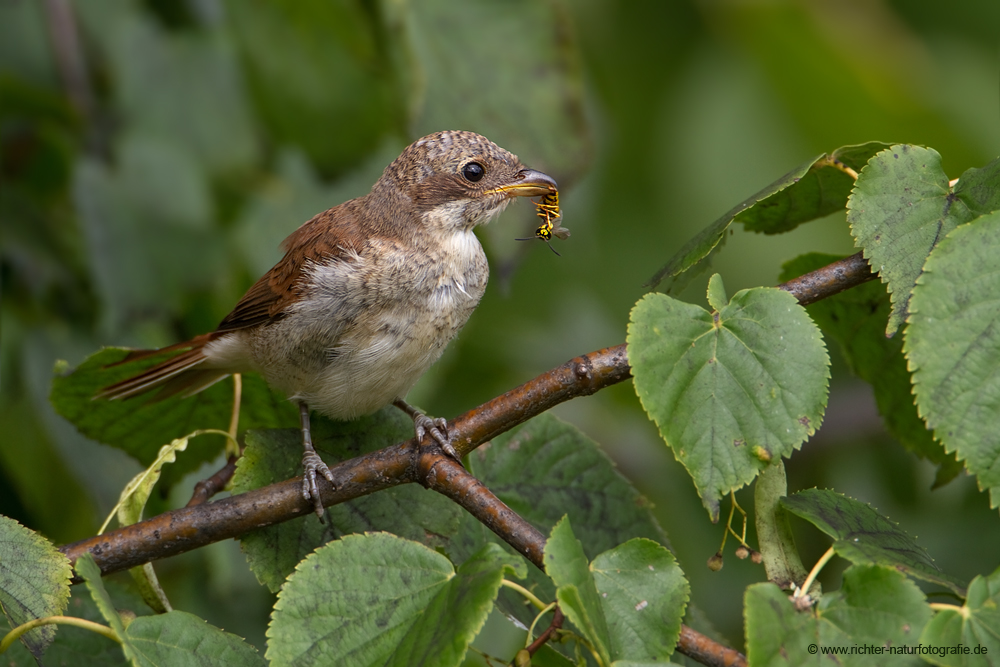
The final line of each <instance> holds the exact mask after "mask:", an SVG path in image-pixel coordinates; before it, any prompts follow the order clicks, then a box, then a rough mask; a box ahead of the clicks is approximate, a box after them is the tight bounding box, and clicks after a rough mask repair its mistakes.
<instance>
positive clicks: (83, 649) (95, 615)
mask: <svg viewBox="0 0 1000 667" xmlns="http://www.w3.org/2000/svg"><path fill="white" fill-rule="evenodd" d="M102 581H103V580H102ZM103 584H104V586H105V589H106V590H107V592H108V594H109V595H110V596H111V602H112V604H113V605H114V608H115V609H119V610H127V611H128V612H130V613H132V614H136V615H137V616H148V615H150V614H151V613H152V610H150V609H149V607H147V606H146V603H145V602H144V601H143V600H142V598H140V597H139V595H138V594H136V593H135V591H134V589H133V587H132V586H131V585H130V584H128V583H127V580H125V579H122V580H121V582H120V583H119V582H118V581H115V580H113V579H112V580H109V581H103ZM73 593H74V595H73V597H72V598H70V601H69V608H68V609H66V612H65V613H66V615H69V616H76V617H77V618H84V619H87V620H88V621H94V622H95V623H100V624H102V625H106V624H107V621H106V620H105V619H104V616H103V615H102V614H101V612H100V611H98V608H97V605H96V603H95V602H94V600H93V598H92V597H91V596H90V595H89V594H88V593H87V590H86V588H85V587H83V586H77V587H76V588H74V589H73ZM5 657H6V655H5ZM45 664H47V665H72V666H73V667H110V666H112V665H122V666H124V665H128V664H129V661H128V660H127V659H126V658H125V654H124V653H122V648H121V645H120V644H117V643H115V642H113V641H109V640H108V639H107V638H106V637H103V636H101V635H99V634H97V633H96V632H87V631H85V630H80V629H76V628H63V629H62V630H60V632H59V634H57V635H56V640H55V641H54V642H53V643H52V646H50V647H49V649H48V650H47V651H46V652H45Z"/></svg>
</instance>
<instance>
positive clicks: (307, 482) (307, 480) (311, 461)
mask: <svg viewBox="0 0 1000 667" xmlns="http://www.w3.org/2000/svg"><path fill="white" fill-rule="evenodd" d="M302 472H303V475H302V497H303V498H305V499H306V500H312V503H313V508H314V510H315V512H316V516H318V517H319V519H320V521H322V520H323V512H324V511H325V508H324V507H323V500H322V498H320V495H319V485H318V484H317V483H316V473H317V472H319V473H320V474H321V475H322V476H323V477H326V479H327V481H329V482H330V484H333V473H332V472H330V468H328V467H327V465H326V464H325V463H323V459H321V458H320V457H319V454H317V453H316V452H314V451H308V452H306V453H304V454H303V455H302Z"/></svg>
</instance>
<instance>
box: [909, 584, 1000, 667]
mask: <svg viewBox="0 0 1000 667" xmlns="http://www.w3.org/2000/svg"><path fill="white" fill-rule="evenodd" d="M920 643H921V644H926V645H929V646H942V647H948V648H949V649H951V648H952V647H959V648H960V649H961V650H962V651H963V653H962V654H958V653H957V652H956V653H952V654H949V655H937V656H927V659H928V660H929V661H930V662H932V663H933V664H935V665H948V666H949V667H950V666H952V665H954V666H955V667H972V666H973V665H975V666H976V667H979V666H980V665H982V667H986V666H987V665H995V664H996V660H997V656H998V655H1000V569H997V570H994V571H993V574H991V575H989V576H988V577H983V576H977V577H976V578H975V579H973V580H972V583H971V584H969V593H968V595H967V596H966V599H965V604H964V605H963V606H962V607H961V608H958V607H956V608H953V609H941V610H939V611H938V612H937V613H936V614H935V615H934V618H932V619H931V620H930V622H929V623H927V625H926V626H925V627H924V632H923V634H921V635H920ZM964 651H968V653H964ZM990 656H992V657H990Z"/></svg>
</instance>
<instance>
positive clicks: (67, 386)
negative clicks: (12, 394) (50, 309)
mask: <svg viewBox="0 0 1000 667" xmlns="http://www.w3.org/2000/svg"><path fill="white" fill-rule="evenodd" d="M127 352H128V351H127V350H125V349H124V348H104V349H102V350H100V351H98V352H95V353H94V354H92V355H90V356H89V357H87V359H86V360H85V361H84V362H83V363H82V364H80V365H79V366H78V367H77V368H76V369H74V370H73V371H72V372H69V373H58V374H57V375H56V377H55V378H53V381H52V392H51V394H50V399H51V401H52V405H53V407H54V408H55V410H56V412H58V413H59V414H60V415H62V416H63V417H65V418H66V419H67V420H69V421H70V422H71V423H72V424H73V425H74V426H76V428H77V429H78V430H79V431H80V432H81V433H82V434H84V435H85V436H87V437H88V438H93V439H94V440H97V441H98V442H103V443H105V444H107V445H111V446H112V447H117V448H118V449H121V450H123V451H125V452H126V453H128V454H129V455H131V456H132V457H134V458H135V459H137V460H138V461H139V463H141V464H142V465H143V466H147V467H148V466H149V465H150V464H152V462H153V461H154V460H155V459H156V457H157V455H158V454H159V449H160V446H161V445H162V444H163V443H165V442H170V441H171V440H173V439H175V438H179V437H181V436H183V435H184V434H187V433H191V432H192V431H195V430H198V429H207V428H216V429H221V430H227V429H228V427H229V418H230V415H231V413H232V406H233V389H232V384H231V382H229V381H226V382H220V383H218V384H215V385H213V386H211V387H209V388H208V389H206V390H205V391H203V392H201V393H199V394H196V395H195V396H192V397H190V398H181V397H180V396H172V397H170V398H168V399H165V400H162V401H157V400H155V398H156V396H155V392H152V393H151V394H150V395H148V396H136V397H134V398H129V399H126V400H117V401H107V400H94V399H93V397H94V394H96V393H97V392H98V391H99V390H100V389H102V388H104V387H107V386H108V385H111V384H114V383H115V382H118V381H119V380H124V379H125V378H128V377H131V376H133V375H137V374H138V373H140V372H142V371H143V370H144V369H146V368H149V367H150V366H152V365H154V364H155V363H157V362H159V361H163V360H164V359H166V358H168V357H169V355H163V356H155V357H153V358H150V359H147V360H143V361H137V362H131V363H126V364H121V365H114V364H115V363H116V362H119V361H121V360H122V359H123V358H124V357H125V355H126V353H127ZM59 370H61V367H57V371H59ZM297 423H298V413H297V411H296V409H295V407H294V406H293V405H292V404H291V403H289V402H288V401H286V400H284V399H283V398H282V397H280V396H279V395H278V394H276V393H274V392H272V391H271V390H270V389H268V387H267V385H266V384H265V383H264V380H263V379H261V378H260V377H259V376H257V375H256V374H249V375H244V376H243V398H242V401H241V403H240V427H241V428H244V429H246V428H269V427H275V426H292V425H294V424H297ZM224 443H225V439H224V438H222V437H212V436H208V437H204V438H199V439H197V440H195V441H193V442H192V443H191V444H190V446H189V447H188V450H187V451H186V452H185V453H184V456H183V457H181V458H180V459H179V460H178V461H177V463H176V464H174V465H172V466H170V467H168V468H166V469H165V470H164V471H163V476H162V484H163V486H164V487H165V488H169V487H170V486H172V485H173V484H174V483H175V482H176V481H177V480H178V479H180V478H181V477H182V476H183V475H185V474H187V473H188V472H191V471H192V470H195V469H197V468H198V467H199V466H200V465H201V464H202V463H204V462H205V461H211V460H212V459H214V458H215V457H216V456H218V454H219V452H220V451H221V450H222V448H223V445H224Z"/></svg>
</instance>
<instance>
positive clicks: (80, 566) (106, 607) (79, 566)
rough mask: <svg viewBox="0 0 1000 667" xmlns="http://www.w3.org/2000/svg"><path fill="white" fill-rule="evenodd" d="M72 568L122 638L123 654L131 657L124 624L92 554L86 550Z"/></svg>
mask: <svg viewBox="0 0 1000 667" xmlns="http://www.w3.org/2000/svg"><path fill="white" fill-rule="evenodd" d="M73 569H75V570H76V573H77V574H78V575H80V578H81V579H83V583H84V584H85V585H86V586H87V590H88V591H90V597H91V598H93V600H94V604H95V605H97V610H98V611H99V612H101V616H102V617H104V620H105V621H106V622H107V623H108V625H110V626H111V629H112V630H114V631H115V634H117V635H118V637H119V639H121V640H122V649H123V650H124V651H125V656H126V657H128V658H129V659H130V660H131V659H133V657H134V656H133V655H130V653H129V646H128V641H127V640H126V638H125V624H124V623H122V617H121V615H119V613H118V611H117V610H116V609H115V605H114V603H113V602H112V601H111V596H110V595H108V591H107V589H106V588H104V582H103V581H101V569H100V568H99V567H97V563H96V562H95V561H94V557H93V555H91V554H90V553H89V552H88V553H85V554H83V555H82V556H80V557H79V558H77V559H76V563H74V564H73Z"/></svg>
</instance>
